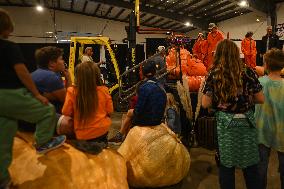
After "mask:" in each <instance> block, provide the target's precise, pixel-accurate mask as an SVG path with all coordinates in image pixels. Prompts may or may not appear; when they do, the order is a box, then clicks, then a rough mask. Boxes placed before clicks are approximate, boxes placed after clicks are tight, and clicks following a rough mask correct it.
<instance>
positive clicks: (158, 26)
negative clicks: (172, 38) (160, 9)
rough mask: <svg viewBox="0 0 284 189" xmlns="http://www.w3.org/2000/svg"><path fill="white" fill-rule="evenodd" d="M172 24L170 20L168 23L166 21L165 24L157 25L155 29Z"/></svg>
mask: <svg viewBox="0 0 284 189" xmlns="http://www.w3.org/2000/svg"><path fill="white" fill-rule="evenodd" d="M172 22H173V21H171V20H170V21H169V20H167V21H166V22H164V23H161V24H159V25H157V26H156V27H157V28H160V27H162V26H165V27H166V26H167V25H168V24H170V23H172Z"/></svg>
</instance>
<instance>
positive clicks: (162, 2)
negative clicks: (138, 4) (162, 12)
mask: <svg viewBox="0 0 284 189" xmlns="http://www.w3.org/2000/svg"><path fill="white" fill-rule="evenodd" d="M162 4H165V2H164V1H161V2H159V3H157V4H155V5H154V7H153V8H157V7H159V6H160V5H162Z"/></svg>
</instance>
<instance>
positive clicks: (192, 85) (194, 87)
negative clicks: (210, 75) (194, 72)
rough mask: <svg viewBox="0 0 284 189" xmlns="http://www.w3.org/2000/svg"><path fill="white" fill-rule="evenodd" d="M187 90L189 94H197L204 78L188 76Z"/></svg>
mask: <svg viewBox="0 0 284 189" xmlns="http://www.w3.org/2000/svg"><path fill="white" fill-rule="evenodd" d="M187 79H188V88H189V91H190V92H197V91H198V89H199V87H200V84H201V81H202V79H204V76H188V77H187Z"/></svg>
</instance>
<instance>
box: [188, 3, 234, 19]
mask: <svg viewBox="0 0 284 189" xmlns="http://www.w3.org/2000/svg"><path fill="white" fill-rule="evenodd" d="M229 4H231V2H229V1H222V2H221V3H220V4H217V5H216V4H215V6H212V7H210V8H207V10H206V11H205V10H200V11H198V12H196V13H194V14H193V15H196V16H198V14H204V13H205V12H207V13H210V12H212V11H213V10H219V9H220V8H222V7H225V6H227V5H229Z"/></svg>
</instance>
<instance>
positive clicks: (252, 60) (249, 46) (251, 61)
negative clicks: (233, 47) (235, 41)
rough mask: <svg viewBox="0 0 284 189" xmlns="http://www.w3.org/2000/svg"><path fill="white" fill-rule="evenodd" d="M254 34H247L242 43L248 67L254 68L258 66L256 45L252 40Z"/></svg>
mask: <svg viewBox="0 0 284 189" xmlns="http://www.w3.org/2000/svg"><path fill="white" fill-rule="evenodd" d="M252 36H253V32H247V34H246V35H245V38H244V39H243V41H242V46H241V47H242V53H243V54H244V57H245V63H246V65H247V66H249V67H252V68H254V67H255V66H256V53H257V52H256V43H255V41H254V40H253V39H252Z"/></svg>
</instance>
